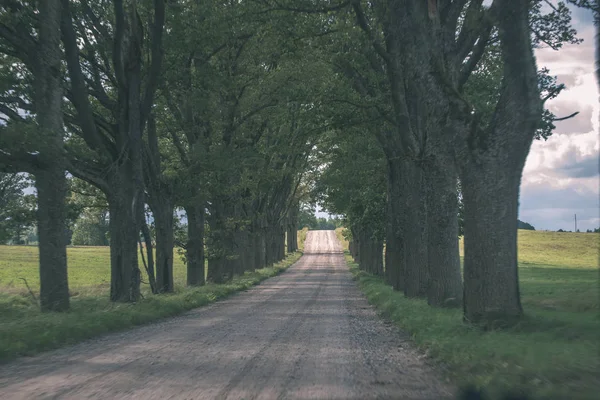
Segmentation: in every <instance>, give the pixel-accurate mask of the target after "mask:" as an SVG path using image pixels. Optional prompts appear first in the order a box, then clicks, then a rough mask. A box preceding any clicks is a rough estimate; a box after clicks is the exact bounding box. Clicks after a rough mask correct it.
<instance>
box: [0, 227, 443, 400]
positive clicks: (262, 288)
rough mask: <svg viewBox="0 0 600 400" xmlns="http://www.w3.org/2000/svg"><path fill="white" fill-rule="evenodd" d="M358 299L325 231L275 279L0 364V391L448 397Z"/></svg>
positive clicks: (23, 394) (11, 394) (15, 394)
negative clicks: (183, 310)
mask: <svg viewBox="0 0 600 400" xmlns="http://www.w3.org/2000/svg"><path fill="white" fill-rule="evenodd" d="M452 391H453V390H452V388H451V387H450V386H448V385H447V384H445V383H444V382H442V381H441V379H440V377H439V374H438V373H437V372H436V371H434V369H433V367H432V366H431V365H429V364H428V363H427V362H426V359H425V358H424V357H423V355H422V354H420V353H419V352H418V351H417V350H415V348H414V347H413V345H412V344H411V343H410V341H409V340H408V338H407V337H406V335H404V334H402V333H401V332H398V331H397V330H396V329H394V328H392V327H391V326H389V324H387V323H385V322H384V321H382V320H381V319H380V318H379V317H378V316H377V315H376V313H375V311H374V309H373V308H372V307H371V306H369V305H368V303H367V301H366V300H365V298H364V296H363V295H362V294H361V293H360V291H359V290H358V288H357V287H356V285H355V284H354V282H353V281H352V277H351V275H350V272H349V271H348V269H347V267H346V265H345V262H344V256H343V253H342V251H341V247H340V244H339V242H338V240H337V238H336V236H335V233H334V232H333V231H311V232H309V233H308V236H307V239H306V245H305V254H304V256H303V257H302V258H301V259H300V261H298V262H297V263H296V264H295V265H293V266H292V267H290V268H289V269H288V270H287V271H286V272H285V273H283V274H281V275H280V276H278V277H275V278H271V279H268V280H266V281H265V282H263V283H262V284H260V285H258V286H256V287H254V288H252V289H250V290H248V291H246V292H243V293H240V294H237V295H234V296H231V297H229V298H227V299H225V300H223V301H219V302H217V303H215V304H213V305H210V306H207V307H203V308H199V309H197V310H194V311H191V312H188V313H186V314H183V315H182V316H180V317H176V318H171V319H166V320H163V321H161V322H159V323H154V324H150V325H146V326H143V327H140V328H135V329H132V330H129V331H126V332H122V333H117V334H110V335H106V336H103V337H101V338H97V339H93V340H89V341H86V342H83V343H81V344H78V345H75V346H70V347H67V348H63V349H60V350H56V351H52V352H48V353H44V354H42V355H39V356H36V357H31V358H22V359H19V360H17V361H15V362H12V363H9V364H5V365H2V366H0V398H1V399H88V398H95V399H144V400H146V399H161V400H162V399H405V400H413V399H414V400H417V399H419V400H422V399H432V400H434V399H450V398H452V396H451V394H452Z"/></svg>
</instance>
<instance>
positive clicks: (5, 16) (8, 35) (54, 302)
mask: <svg viewBox="0 0 600 400" xmlns="http://www.w3.org/2000/svg"><path fill="white" fill-rule="evenodd" d="M61 16H62V9H61V2H60V0H49V1H44V2H40V4H39V7H31V6H30V5H27V4H23V3H21V2H18V1H11V2H7V4H6V5H5V6H3V8H2V10H1V14H0V17H1V18H2V24H1V25H0V27H1V28H2V29H0V37H1V38H2V40H3V42H4V43H5V44H6V48H4V50H3V51H2V54H3V57H4V58H14V59H16V60H18V62H19V63H21V65H24V66H25V67H26V70H27V71H28V72H29V73H30V74H31V75H32V77H33V81H32V82H31V87H32V88H33V96H32V98H30V102H28V101H27V100H26V98H24V97H22V96H20V95H21V94H22V92H21V91H19V90H17V91H16V92H14V91H11V90H10V89H9V90H7V91H6V92H7V93H8V94H9V97H8V98H4V100H5V102H4V104H3V106H2V107H1V111H2V112H3V113H4V114H5V115H7V116H8V117H9V118H11V120H12V121H11V122H12V124H9V125H7V127H6V128H5V132H7V130H9V129H14V128H15V125H17V124H20V127H24V128H25V129H24V132H28V133H30V135H23V136H26V137H27V136H28V139H29V143H27V144H28V145H29V146H31V144H35V147H36V151H35V152H33V150H34V149H32V148H28V149H23V148H19V146H18V144H20V143H19V142H21V143H22V140H19V141H18V142H17V143H18V144H17V146H15V143H14V142H11V141H6V142H7V144H8V145H12V146H9V147H7V150H8V151H2V152H0V164H2V165H3V166H4V168H5V169H10V170H13V171H18V172H22V171H26V172H30V173H31V174H33V175H34V176H35V186H36V189H37V200H38V207H37V222H38V235H39V251H40V305H41V309H42V310H43V311H66V310H68V309H69V289H68V279H67V254H66V240H65V239H66V235H65V230H66V226H65V219H66V215H65V214H66V209H65V197H66V191H67V182H66V177H65V159H64V148H63V118H62V111H61V108H62V90H61V83H62V82H61V81H62V76H61V73H60V71H61V62H62V54H61V49H60V38H61V36H60V22H61ZM28 24H30V26H31V27H32V28H33V29H32V30H30V29H28ZM33 32H35V34H33ZM10 94H12V96H11V95H10ZM14 94H16V96H15V95H14ZM7 102H8V103H12V104H13V105H14V104H17V105H18V106H19V107H20V109H25V110H32V111H34V112H35V125H34V126H33V125H32V124H31V122H32V121H31V118H30V117H27V116H25V117H23V116H22V115H21V114H20V113H19V111H18V110H15V109H14V108H10V107H9V106H7ZM22 132H23V131H22ZM26 140H27V139H26Z"/></svg>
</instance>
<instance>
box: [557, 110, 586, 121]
mask: <svg viewBox="0 0 600 400" xmlns="http://www.w3.org/2000/svg"><path fill="white" fill-rule="evenodd" d="M577 114H579V111H575V112H574V113H573V114H570V115H567V116H566V117H562V118H552V121H564V120H566V119H571V118H573V117H574V116H576V115H577Z"/></svg>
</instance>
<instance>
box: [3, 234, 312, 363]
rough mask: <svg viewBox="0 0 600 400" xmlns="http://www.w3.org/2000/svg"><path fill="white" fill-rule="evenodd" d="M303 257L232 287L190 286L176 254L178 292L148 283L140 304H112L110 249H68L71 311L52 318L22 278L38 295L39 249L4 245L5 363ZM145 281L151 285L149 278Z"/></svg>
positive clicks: (185, 305) (173, 310)
mask: <svg viewBox="0 0 600 400" xmlns="http://www.w3.org/2000/svg"><path fill="white" fill-rule="evenodd" d="M305 238H306V230H303V231H299V232H298V244H299V247H300V250H302V249H303V247H304V239H305ZM300 256H301V252H297V253H292V254H288V255H287V257H286V259H285V260H283V261H281V262H280V263H278V264H276V265H273V266H272V267H269V268H263V269H260V270H257V271H255V272H247V273H246V274H244V275H243V276H238V277H235V278H234V279H233V281H232V282H229V283H226V284H222V285H214V284H209V285H206V286H202V287H198V288H188V287H186V286H185V283H186V269H185V265H184V264H183V262H182V261H181V258H180V257H179V255H177V254H175V258H174V265H173V270H174V271H173V275H174V281H175V293H173V294H165V295H158V296H155V295H152V294H151V293H150V289H149V287H148V285H142V286H143V287H142V290H143V293H144V299H143V300H141V301H140V302H138V303H136V304H115V303H111V302H110V301H109V300H108V295H109V290H110V264H109V248H108V247H72V248H69V249H68V269H69V287H70V291H71V310H70V311H69V312H67V313H60V314H57V313H49V314H48V313H41V312H40V311H39V307H38V305H37V303H36V302H35V301H34V300H33V298H32V296H31V295H30V294H29V291H28V289H27V287H26V285H25V283H24V281H23V280H21V279H20V278H24V279H25V280H26V281H27V283H28V285H29V286H30V288H31V289H32V290H33V292H34V294H36V293H37V291H38V290H39V277H38V250H37V247H33V246H31V247H30V246H0V321H2V322H1V323H0V362H2V361H7V360H10V359H13V358H15V357H18V356H21V355H31V354H35V353H36V352H39V351H43V350H49V349H52V348H56V347H60V346H63V345H66V344H71V343H76V342H79V341H81V340H84V339H87V338H90V337H93V336H96V335H99V334H103V333H107V332H111V331H117V330H122V329H126V328H129V327H132V326H135V325H140V324H143V323H147V322H151V321H154V320H157V319H159V318H164V317H168V316H174V315H177V314H180V313H181V312H183V311H186V310H190V309H192V308H196V307H200V306H203V305H206V304H208V303H211V302H214V301H216V300H217V299H220V298H222V297H224V296H227V295H229V294H231V293H233V292H236V291H239V290H244V289H247V288H249V287H250V286H253V285H256V284H257V283H259V282H261V281H263V280H264V279H267V278H269V277H272V276H275V275H277V274H279V273H280V272H281V271H283V270H284V269H286V268H287V267H289V266H290V265H292V264H293V263H294V262H295V261H297V260H298V259H299V258H300ZM143 274H144V273H143ZM143 280H144V281H146V282H147V279H146V277H145V276H144V275H143Z"/></svg>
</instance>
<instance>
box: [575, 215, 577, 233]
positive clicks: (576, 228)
mask: <svg viewBox="0 0 600 400" xmlns="http://www.w3.org/2000/svg"><path fill="white" fill-rule="evenodd" d="M575 232H577V214H575Z"/></svg>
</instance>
